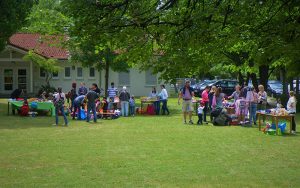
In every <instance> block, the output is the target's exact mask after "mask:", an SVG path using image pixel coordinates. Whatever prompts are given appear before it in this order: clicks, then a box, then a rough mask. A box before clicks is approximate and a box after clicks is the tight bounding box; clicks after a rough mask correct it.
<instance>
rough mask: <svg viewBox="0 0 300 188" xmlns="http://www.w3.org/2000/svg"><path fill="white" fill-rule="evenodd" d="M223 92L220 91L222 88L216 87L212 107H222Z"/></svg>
mask: <svg viewBox="0 0 300 188" xmlns="http://www.w3.org/2000/svg"><path fill="white" fill-rule="evenodd" d="M224 96H225V94H224V93H222V88H221V87H218V88H217V90H216V92H215V94H214V98H213V102H212V107H213V109H216V108H223V100H224Z"/></svg>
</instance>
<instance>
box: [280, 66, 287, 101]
mask: <svg viewBox="0 0 300 188" xmlns="http://www.w3.org/2000/svg"><path fill="white" fill-rule="evenodd" d="M280 76H281V80H282V84H283V88H282V92H283V95H285V96H286V95H287V94H288V83H287V79H286V70H285V67H282V68H281V69H280Z"/></svg>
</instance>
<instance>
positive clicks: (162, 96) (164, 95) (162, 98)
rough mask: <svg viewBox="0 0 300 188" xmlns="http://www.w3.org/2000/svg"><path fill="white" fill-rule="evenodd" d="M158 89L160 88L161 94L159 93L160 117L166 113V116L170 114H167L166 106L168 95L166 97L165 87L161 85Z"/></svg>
mask: <svg viewBox="0 0 300 188" xmlns="http://www.w3.org/2000/svg"><path fill="white" fill-rule="evenodd" d="M160 87H161V92H160V96H161V99H160V100H161V102H162V115H166V112H167V115H169V114H170V112H169V109H168V104H167V102H168V97H169V95H168V92H167V90H166V87H165V85H161V86H160Z"/></svg>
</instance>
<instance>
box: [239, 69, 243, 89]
mask: <svg viewBox="0 0 300 188" xmlns="http://www.w3.org/2000/svg"><path fill="white" fill-rule="evenodd" d="M238 81H239V84H240V86H242V85H243V84H244V77H243V75H242V73H241V71H239V73H238Z"/></svg>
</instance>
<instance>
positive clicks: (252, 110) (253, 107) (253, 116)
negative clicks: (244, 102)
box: [249, 103, 257, 124]
mask: <svg viewBox="0 0 300 188" xmlns="http://www.w3.org/2000/svg"><path fill="white" fill-rule="evenodd" d="M256 111H257V104H256V103H250V118H249V119H250V124H252V122H253V123H254V124H256Z"/></svg>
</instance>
